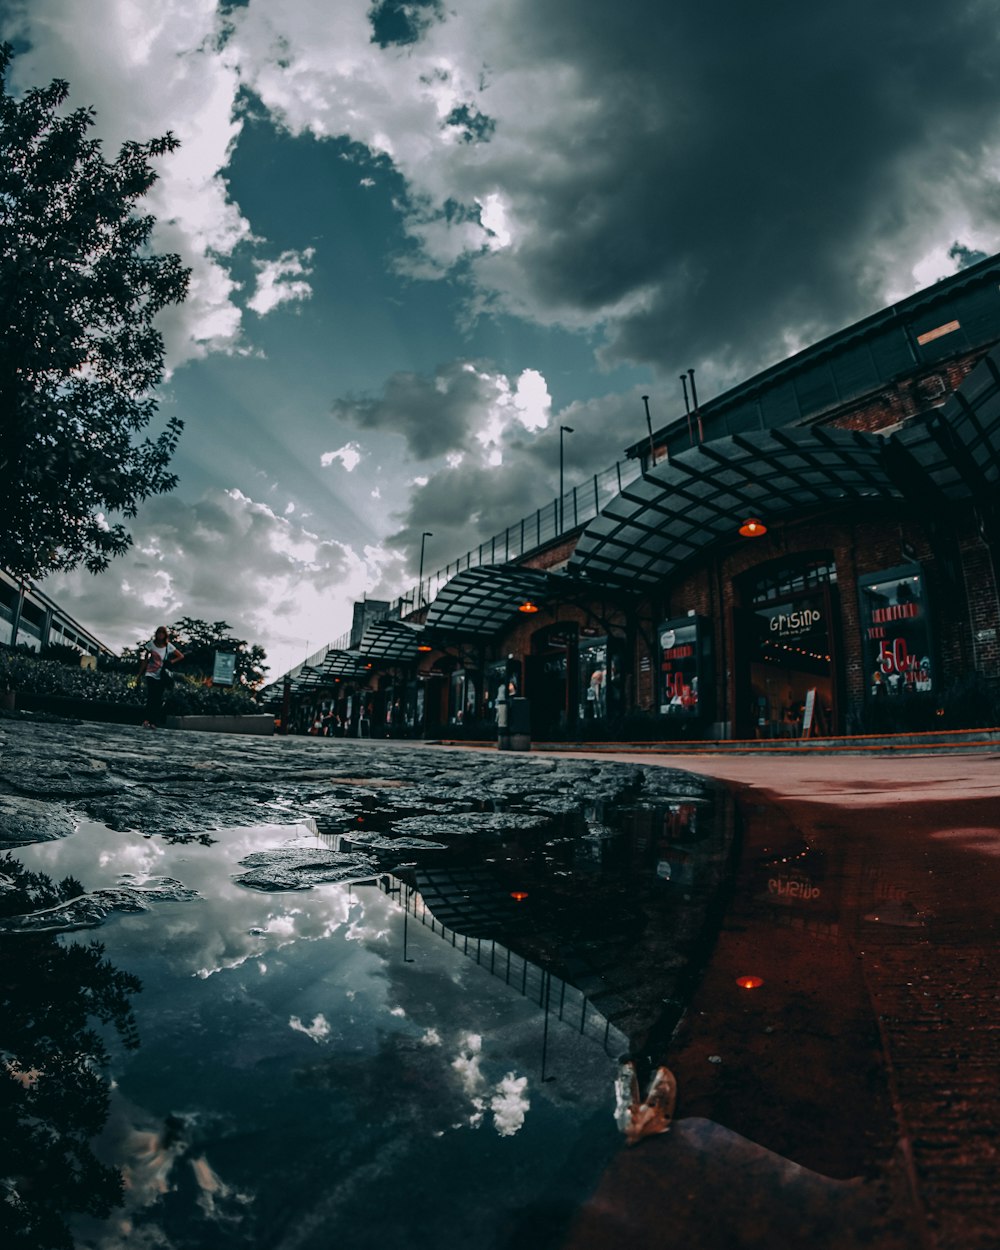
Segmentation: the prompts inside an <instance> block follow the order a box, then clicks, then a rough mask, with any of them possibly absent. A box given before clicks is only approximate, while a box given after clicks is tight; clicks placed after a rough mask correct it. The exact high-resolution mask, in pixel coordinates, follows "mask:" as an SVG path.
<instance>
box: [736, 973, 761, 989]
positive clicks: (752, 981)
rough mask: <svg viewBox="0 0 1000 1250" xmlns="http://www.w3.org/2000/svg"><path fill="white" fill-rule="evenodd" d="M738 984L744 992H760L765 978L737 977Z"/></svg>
mask: <svg viewBox="0 0 1000 1250" xmlns="http://www.w3.org/2000/svg"><path fill="white" fill-rule="evenodd" d="M736 984H737V985H738V986H739V987H740V989H742V990H759V989H760V987H761V986H762V985H763V984H764V978H763V977H756V976H744V977H737V978H736Z"/></svg>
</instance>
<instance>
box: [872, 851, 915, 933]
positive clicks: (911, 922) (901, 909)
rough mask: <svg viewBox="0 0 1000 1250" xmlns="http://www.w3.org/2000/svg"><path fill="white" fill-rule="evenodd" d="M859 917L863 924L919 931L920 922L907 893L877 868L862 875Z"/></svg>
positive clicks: (882, 870)
mask: <svg viewBox="0 0 1000 1250" xmlns="http://www.w3.org/2000/svg"><path fill="white" fill-rule="evenodd" d="M861 918H862V921H863V922H864V923H865V924H867V925H877V926H879V927H882V926H888V927H889V928H895V929H922V928H923V927H924V921H923V919H922V917H921V915H920V913H919V912H918V911H917V908H916V905H915V903H914V902H913V900H912V899H911V898H910V895H909V891H907V890H904V889H903V887H902V886H900V885H897V884H896V882H895V881H893V880H892V879H891V878H890V877H887V876H886V873H885V870H884V869H883V868H882V867H881V865H871V866H869V867H868V868H867V869H866V870H865V873H864V876H863V889H862V901H861Z"/></svg>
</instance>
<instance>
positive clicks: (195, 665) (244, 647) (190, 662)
mask: <svg viewBox="0 0 1000 1250" xmlns="http://www.w3.org/2000/svg"><path fill="white" fill-rule="evenodd" d="M169 628H170V637H171V638H172V639H173V641H174V643H175V645H176V646H178V647H180V649H181V651H183V652H184V660H183V662H182V663H181V664H180V666H179V667H180V670H181V672H184V673H191V674H194V675H196V676H199V677H205V678H208V677H211V676H212V669H213V668H214V666H215V653H216V651H231V652H233V653H234V654H235V656H236V679H235V682H234V683H233V684H234V685H237V686H249V688H250V689H251V690H256V689H257V688H258V687H259V686H260V685H261V684H262V682H263V681H264V678H265V676H266V675H267V671H268V670H267V665H266V664H265V663H264V661H265V660H266V659H267V652H266V651H265V650H264V648H263V647H261V646H258V645H257V644H256V643H254V644H253V645H252V646H251V645H250V644H249V643H248V642H247V641H246V640H245V639H243V638H235V637H233V635H232V633H231V630H232V626H231V625H230V624H229V622H228V621H213V622H212V623H211V624H209V623H208V621H201V620H198V619H197V618H193V617H190V616H183V617H181V619H180V620H179V621H175V622H174V624H173V625H171V626H170V627H169Z"/></svg>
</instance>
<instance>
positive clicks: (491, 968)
mask: <svg viewBox="0 0 1000 1250" xmlns="http://www.w3.org/2000/svg"><path fill="white" fill-rule="evenodd" d="M417 880H418V883H419V884H420V887H421V888H420V890H417V889H414V888H412V887H411V886H409V885H407V884H406V883H405V882H403V881H400V880H399V879H398V878H396V877H392V876H389V875H386V876H383V877H381V878H380V879H379V887H380V889H381V890H382V891H383V893H385V894H389V895H392V896H394V897H396V898H397V900H398V901H399V903H400V905H401V906H402V908H403V958H404V959H407V958H408V955H407V926H408V923H409V919H410V917H411V916H412V917H413V918H414V919H415V920H416V921H418V922H419V923H420V925H421V926H422V927H423V928H425V929H429V930H430V932H431V933H433V934H435V935H436V936H437V937H439V938H441V940H442V941H443V942H446V943H448V945H450V946H451V947H453V948H454V949H455V950H458V951H460V952H461V953H462V954H463V955H465V956H467V958H469V959H471V960H474V961H475V963H476V965H477V967H480V968H482V969H484V971H486V972H488V973H489V974H490V975H491V976H494V977H498V978H500V979H501V980H502V981H503V982H504V984H505V985H507V986H509V987H510V988H511V989H513V990H514V991H516V992H517V993H518V994H520V995H521V996H522V997H524V998H527V999H529V1000H531V1001H533V1002H535V1003H537V1004H538V1006H539V1007H540V1008H541V1009H542V1010H543V1011H544V1012H545V1028H546V1029H547V1028H548V1024H549V1020H550V1018H551V1019H552V1020H556V1021H561V1022H562V1023H564V1024H566V1025H568V1026H570V1027H572V1028H573V1029H574V1030H575V1031H576V1032H577V1033H579V1034H580V1035H581V1036H583V1037H588V1038H590V1039H592V1040H593V1041H596V1042H598V1043H600V1045H602V1046H603V1047H604V1050H605V1052H606V1053H607V1054H609V1055H616V1054H621V1053H622V1052H623V1051H625V1050H627V1049H628V1046H629V1039H628V1037H627V1036H626V1035H625V1034H624V1033H623V1032H621V1030H620V1029H618V1028H616V1027H615V1025H614V1023H613V1020H612V1019H611V1018H609V1017H608V1016H606V1015H605V1014H603V1013H602V1012H601V1011H600V1010H599V1009H598V1008H597V1007H596V1006H595V1005H594V1002H593V1000H592V998H590V997H588V995H587V994H585V993H584V992H583V991H582V990H581V989H579V988H578V987H577V986H575V985H572V984H570V982H568V981H566V980H563V979H562V978H561V977H557V976H553V974H552V973H551V972H549V971H547V970H546V969H545V968H542V967H540V966H539V965H538V964H535V963H532V962H531V961H530V960H528V959H526V958H525V957H524V956H523V955H519V954H518V953H517V952H516V951H514V950H512V949H511V948H510V947H509V946H507V945H504V944H503V943H502V942H499V941H497V940H496V938H492V937H486V938H482V937H470V936H469V932H470V930H471V931H472V932H475V931H476V930H477V929H478V930H479V931H480V932H482V931H483V929H487V930H488V928H489V927H493V926H496V925H497V924H498V923H500V922H501V921H503V920H506V919H507V916H506V913H507V911H508V910H509V904H510V903H511V901H512V900H511V898H510V896H509V894H506V895H504V894H501V891H500V888H499V885H498V883H497V881H496V879H495V878H494V877H492V875H491V874H489V873H488V872H486V871H484V870H481V869H467V870H461V869H456V870H454V871H449V870H447V869H442V870H440V871H435V872H428V873H418V874H417ZM428 900H430V901H431V903H432V904H433V910H431V907H429V906H428ZM515 905H516V904H515ZM445 920H451V921H452V923H451V924H450V925H449V924H446V923H444V921H445ZM456 921H457V922H458V923H461V925H462V929H463V930H464V932H463V931H460V930H459V929H457V928H455V927H454V925H455V923H456ZM543 1070H544V1058H543Z"/></svg>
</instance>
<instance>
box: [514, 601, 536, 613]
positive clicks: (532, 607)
mask: <svg viewBox="0 0 1000 1250" xmlns="http://www.w3.org/2000/svg"><path fill="white" fill-rule="evenodd" d="M517 610H518V612H526V613H531V612H537V611H538V604H537V603H532V602H531V600H530V599H525V601H524V603H522V604H521V606H520V607H519V608H518V609H517Z"/></svg>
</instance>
